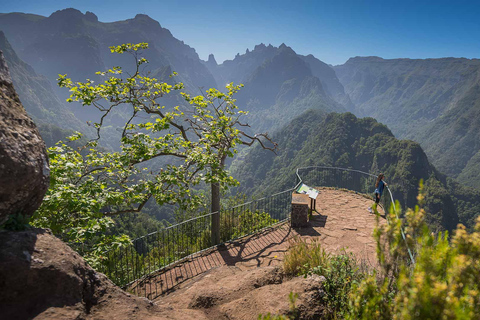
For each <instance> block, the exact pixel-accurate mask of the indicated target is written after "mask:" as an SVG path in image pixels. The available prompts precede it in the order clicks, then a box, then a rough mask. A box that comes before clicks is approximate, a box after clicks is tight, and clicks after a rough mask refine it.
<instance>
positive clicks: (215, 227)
mask: <svg viewBox="0 0 480 320" xmlns="http://www.w3.org/2000/svg"><path fill="white" fill-rule="evenodd" d="M211 200H212V204H211V209H210V210H211V212H213V215H212V244H213V245H216V244H219V243H220V185H219V184H218V183H212V198H211Z"/></svg>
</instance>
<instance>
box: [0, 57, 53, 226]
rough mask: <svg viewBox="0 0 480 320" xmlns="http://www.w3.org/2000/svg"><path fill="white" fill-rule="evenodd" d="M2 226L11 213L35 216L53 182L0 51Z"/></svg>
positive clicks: (34, 130)
mask: <svg viewBox="0 0 480 320" xmlns="http://www.w3.org/2000/svg"><path fill="white" fill-rule="evenodd" d="M0 172H1V174H0V224H2V223H3V222H5V221H6V220H7V219H8V216H9V215H11V214H22V215H25V216H31V215H32V214H33V212H34V211H35V210H36V209H37V208H38V206H39V205H40V203H41V201H42V199H43V196H44V195H45V192H46V191H47V188H48V185H49V180H48V175H49V168H48V158H47V153H46V150H45V143H44V142H43V140H42V138H41V137H40V134H39V133H38V130H37V127H36V126H35V124H34V123H33V121H32V119H31V118H30V117H29V116H28V115H27V113H26V112H25V109H24V108H23V106H22V104H21V102H20V99H19V98H18V95H17V93H16V92H15V89H14V88H13V84H12V79H11V77H10V73H9V71H8V67H7V64H6V62H5V58H4V56H3V52H2V51H0Z"/></svg>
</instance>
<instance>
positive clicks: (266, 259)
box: [131, 189, 386, 299]
mask: <svg viewBox="0 0 480 320" xmlns="http://www.w3.org/2000/svg"><path fill="white" fill-rule="evenodd" d="M320 190H321V191H320V194H319V196H318V198H317V203H316V208H315V209H316V211H317V213H314V215H313V218H312V219H311V221H310V222H309V226H308V227H306V228H301V229H292V228H290V226H289V224H288V223H284V224H281V225H279V226H277V227H275V228H272V229H269V230H266V231H264V232H261V233H258V234H255V235H253V236H250V237H247V238H243V239H240V240H238V241H235V242H234V243H230V244H227V245H225V246H222V247H219V248H215V249H212V250H210V251H208V252H204V253H203V254H199V255H197V256H194V257H193V258H191V259H190V260H188V261H186V262H184V263H181V264H178V265H176V266H175V267H173V268H171V269H169V270H167V271H164V272H161V273H158V274H155V275H153V276H151V277H150V278H149V279H147V280H144V281H143V282H142V283H139V284H138V285H137V286H136V287H135V288H131V290H133V291H134V292H135V293H136V294H138V295H140V296H146V297H147V298H149V299H155V298H157V297H159V296H161V295H163V294H165V293H167V292H169V291H171V290H172V289H179V288H182V287H185V286H188V284H189V283H190V282H192V281H195V279H194V278H195V277H197V276H199V275H201V274H203V273H205V272H206V271H208V270H210V269H213V268H216V267H220V266H235V267H237V268H239V269H240V270H249V269H254V268H258V267H264V266H277V265H280V264H281V262H282V260H283V256H284V255H285V252H286V251H287V250H288V247H289V241H288V240H289V239H292V238H293V237H295V236H300V237H302V238H304V239H306V240H307V241H312V240H314V239H319V240H320V242H321V243H322V244H323V245H324V247H325V249H326V250H327V252H331V253H338V252H340V251H341V250H343V249H344V248H345V250H346V251H347V252H353V253H354V254H355V256H356V257H357V258H358V259H361V260H362V261H363V262H366V263H367V264H370V265H371V266H373V265H374V264H375V243H374V239H373V236H372V233H373V229H374V227H375V215H373V214H371V213H370V212H369V211H368V208H369V207H370V206H371V205H372V203H373V201H372V200H370V199H367V198H365V197H364V196H362V195H359V194H355V193H352V192H346V191H341V190H332V189H320ZM381 214H383V212H381ZM381 223H386V221H385V220H384V219H383V218H382V219H381Z"/></svg>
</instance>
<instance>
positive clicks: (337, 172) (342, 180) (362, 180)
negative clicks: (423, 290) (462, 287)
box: [296, 166, 415, 264]
mask: <svg viewBox="0 0 480 320" xmlns="http://www.w3.org/2000/svg"><path fill="white" fill-rule="evenodd" d="M296 175H297V177H296V178H297V186H298V185H299V184H300V183H302V182H303V183H305V184H307V185H310V186H315V187H333V188H339V189H348V190H351V191H355V192H358V193H362V194H366V195H369V196H372V195H373V193H374V191H375V183H376V179H377V176H376V175H374V174H371V173H367V172H363V171H359V170H354V169H345V168H337V167H322V166H311V167H303V168H298V169H297V172H296ZM384 193H385V195H383V196H382V197H381V200H380V205H381V207H382V208H383V210H384V212H385V217H386V218H387V221H388V222H389V220H388V211H389V210H390V206H393V211H394V212H395V215H396V217H397V218H399V216H398V213H397V210H396V205H395V200H394V198H393V194H392V192H391V191H390V188H389V187H388V186H387V187H385V189H384ZM400 231H401V234H402V238H403V241H405V245H406V248H407V251H408V255H409V257H410V261H411V263H412V264H415V258H414V256H413V251H412V250H411V249H410V247H409V245H408V242H407V239H406V236H405V231H404V230H403V228H401V229H400Z"/></svg>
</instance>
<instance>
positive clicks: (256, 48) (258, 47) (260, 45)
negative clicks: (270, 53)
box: [253, 43, 266, 51]
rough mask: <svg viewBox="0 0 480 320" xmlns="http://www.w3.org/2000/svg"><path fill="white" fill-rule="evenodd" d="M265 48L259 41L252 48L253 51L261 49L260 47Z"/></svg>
mask: <svg viewBox="0 0 480 320" xmlns="http://www.w3.org/2000/svg"><path fill="white" fill-rule="evenodd" d="M265 48H266V46H265V44H263V43H260V44H257V45H256V46H255V47H254V48H253V51H256V50H262V49H265Z"/></svg>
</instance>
